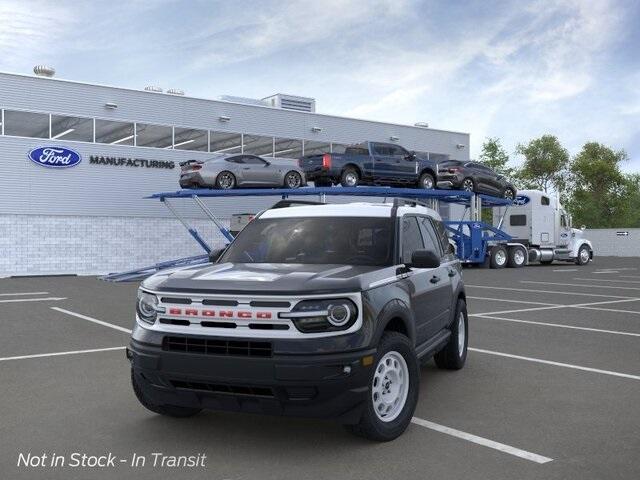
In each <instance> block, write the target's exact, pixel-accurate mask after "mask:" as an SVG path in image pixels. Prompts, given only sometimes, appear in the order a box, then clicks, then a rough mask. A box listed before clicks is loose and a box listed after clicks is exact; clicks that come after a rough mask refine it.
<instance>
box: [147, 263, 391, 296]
mask: <svg viewBox="0 0 640 480" xmlns="http://www.w3.org/2000/svg"><path fill="white" fill-rule="evenodd" d="M385 270H386V268H384V267H379V266H352V265H301V264H272V263H220V264H211V265H207V266H204V267H203V266H194V267H187V268H183V269H180V270H176V271H173V272H167V273H162V272H161V273H158V274H156V275H153V276H151V277H149V278H148V279H146V280H145V281H144V282H143V284H142V286H143V287H146V288H149V289H152V290H157V291H166V292H185V293H188V292H193V293H195V292H202V293H204V292H206V293H234V292H235V293H244V294H256V295H259V294H264V295H270V294H281V295H283V294H324V293H346V292H357V291H362V290H364V289H366V288H367V286H368V285H369V284H370V283H371V282H372V281H375V280H377V279H379V278H380V276H381V273H382V272H384V271H385Z"/></svg>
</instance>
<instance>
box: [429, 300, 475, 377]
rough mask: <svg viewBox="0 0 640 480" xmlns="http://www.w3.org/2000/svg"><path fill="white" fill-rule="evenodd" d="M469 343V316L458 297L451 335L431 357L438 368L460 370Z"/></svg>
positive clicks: (462, 301) (464, 305)
mask: <svg viewBox="0 0 640 480" xmlns="http://www.w3.org/2000/svg"><path fill="white" fill-rule="evenodd" d="M468 344H469V317H468V316H467V304H466V302H465V301H464V300H463V299H462V298H459V299H458V305H457V306H456V316H455V318H454V320H453V323H452V324H451V336H450V337H449V342H448V343H447V345H446V346H445V347H444V348H443V349H442V350H440V351H439V352H438V353H436V354H435V355H434V357H433V359H434V360H435V362H436V365H437V366H438V368H442V369H446V370H460V369H461V368H462V367H464V363H465V362H466V360H467V345H468Z"/></svg>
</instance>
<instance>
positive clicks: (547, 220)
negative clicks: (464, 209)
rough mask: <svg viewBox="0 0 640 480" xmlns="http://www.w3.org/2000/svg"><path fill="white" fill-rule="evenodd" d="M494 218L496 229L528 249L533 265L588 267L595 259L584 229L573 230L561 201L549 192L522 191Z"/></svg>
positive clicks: (499, 209) (495, 211) (496, 210)
mask: <svg viewBox="0 0 640 480" xmlns="http://www.w3.org/2000/svg"><path fill="white" fill-rule="evenodd" d="M505 209H506V210H505ZM493 219H494V220H493V222H494V226H495V227H498V228H501V229H502V230H503V231H505V232H506V233H508V234H509V235H510V236H511V237H513V239H512V242H513V243H517V244H522V245H524V246H525V248H526V249H527V250H528V260H529V263H536V262H539V263H543V264H547V263H551V262H553V261H554V260H558V261H569V262H575V263H577V264H578V265H584V264H586V263H589V262H590V261H591V260H593V246H592V244H591V242H590V241H589V240H588V239H586V238H585V236H584V227H583V228H581V229H577V228H573V227H572V221H571V216H570V215H569V214H568V213H567V211H566V210H565V209H564V207H563V206H562V205H561V203H560V200H559V198H557V197H554V196H551V195H549V194H547V193H545V192H542V191H540V190H522V191H519V192H518V195H517V196H516V198H515V200H514V202H513V205H510V206H508V207H494V215H493Z"/></svg>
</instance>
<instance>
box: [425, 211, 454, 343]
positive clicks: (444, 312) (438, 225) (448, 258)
mask: <svg viewBox="0 0 640 480" xmlns="http://www.w3.org/2000/svg"><path fill="white" fill-rule="evenodd" d="M418 223H419V225H420V231H421V232H422V236H423V238H424V243H425V248H426V249H428V250H433V251H434V252H436V254H438V255H439V256H440V266H439V267H438V268H437V269H436V270H437V273H436V276H437V277H438V279H439V281H438V282H436V284H435V285H436V289H435V292H437V298H434V299H433V300H432V301H433V302H437V304H438V310H439V312H441V314H440V316H439V317H437V318H436V319H435V320H434V323H435V325H434V327H435V331H436V332H437V331H439V330H441V329H443V328H445V327H446V326H447V325H448V324H449V321H450V320H451V308H452V306H453V292H454V282H457V281H459V280H460V277H461V272H460V268H459V263H458V259H457V257H456V256H455V254H454V253H453V248H452V247H451V245H450V242H449V236H448V235H447V233H446V229H445V228H444V224H443V223H442V222H441V221H439V220H437V219H435V218H432V217H426V216H425V217H419V218H418Z"/></svg>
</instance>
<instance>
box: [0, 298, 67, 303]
mask: <svg viewBox="0 0 640 480" xmlns="http://www.w3.org/2000/svg"><path fill="white" fill-rule="evenodd" d="M66 299H67V298H66V297H45V298H10V299H7V300H0V303H22V302H57V301H59V300H66Z"/></svg>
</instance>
